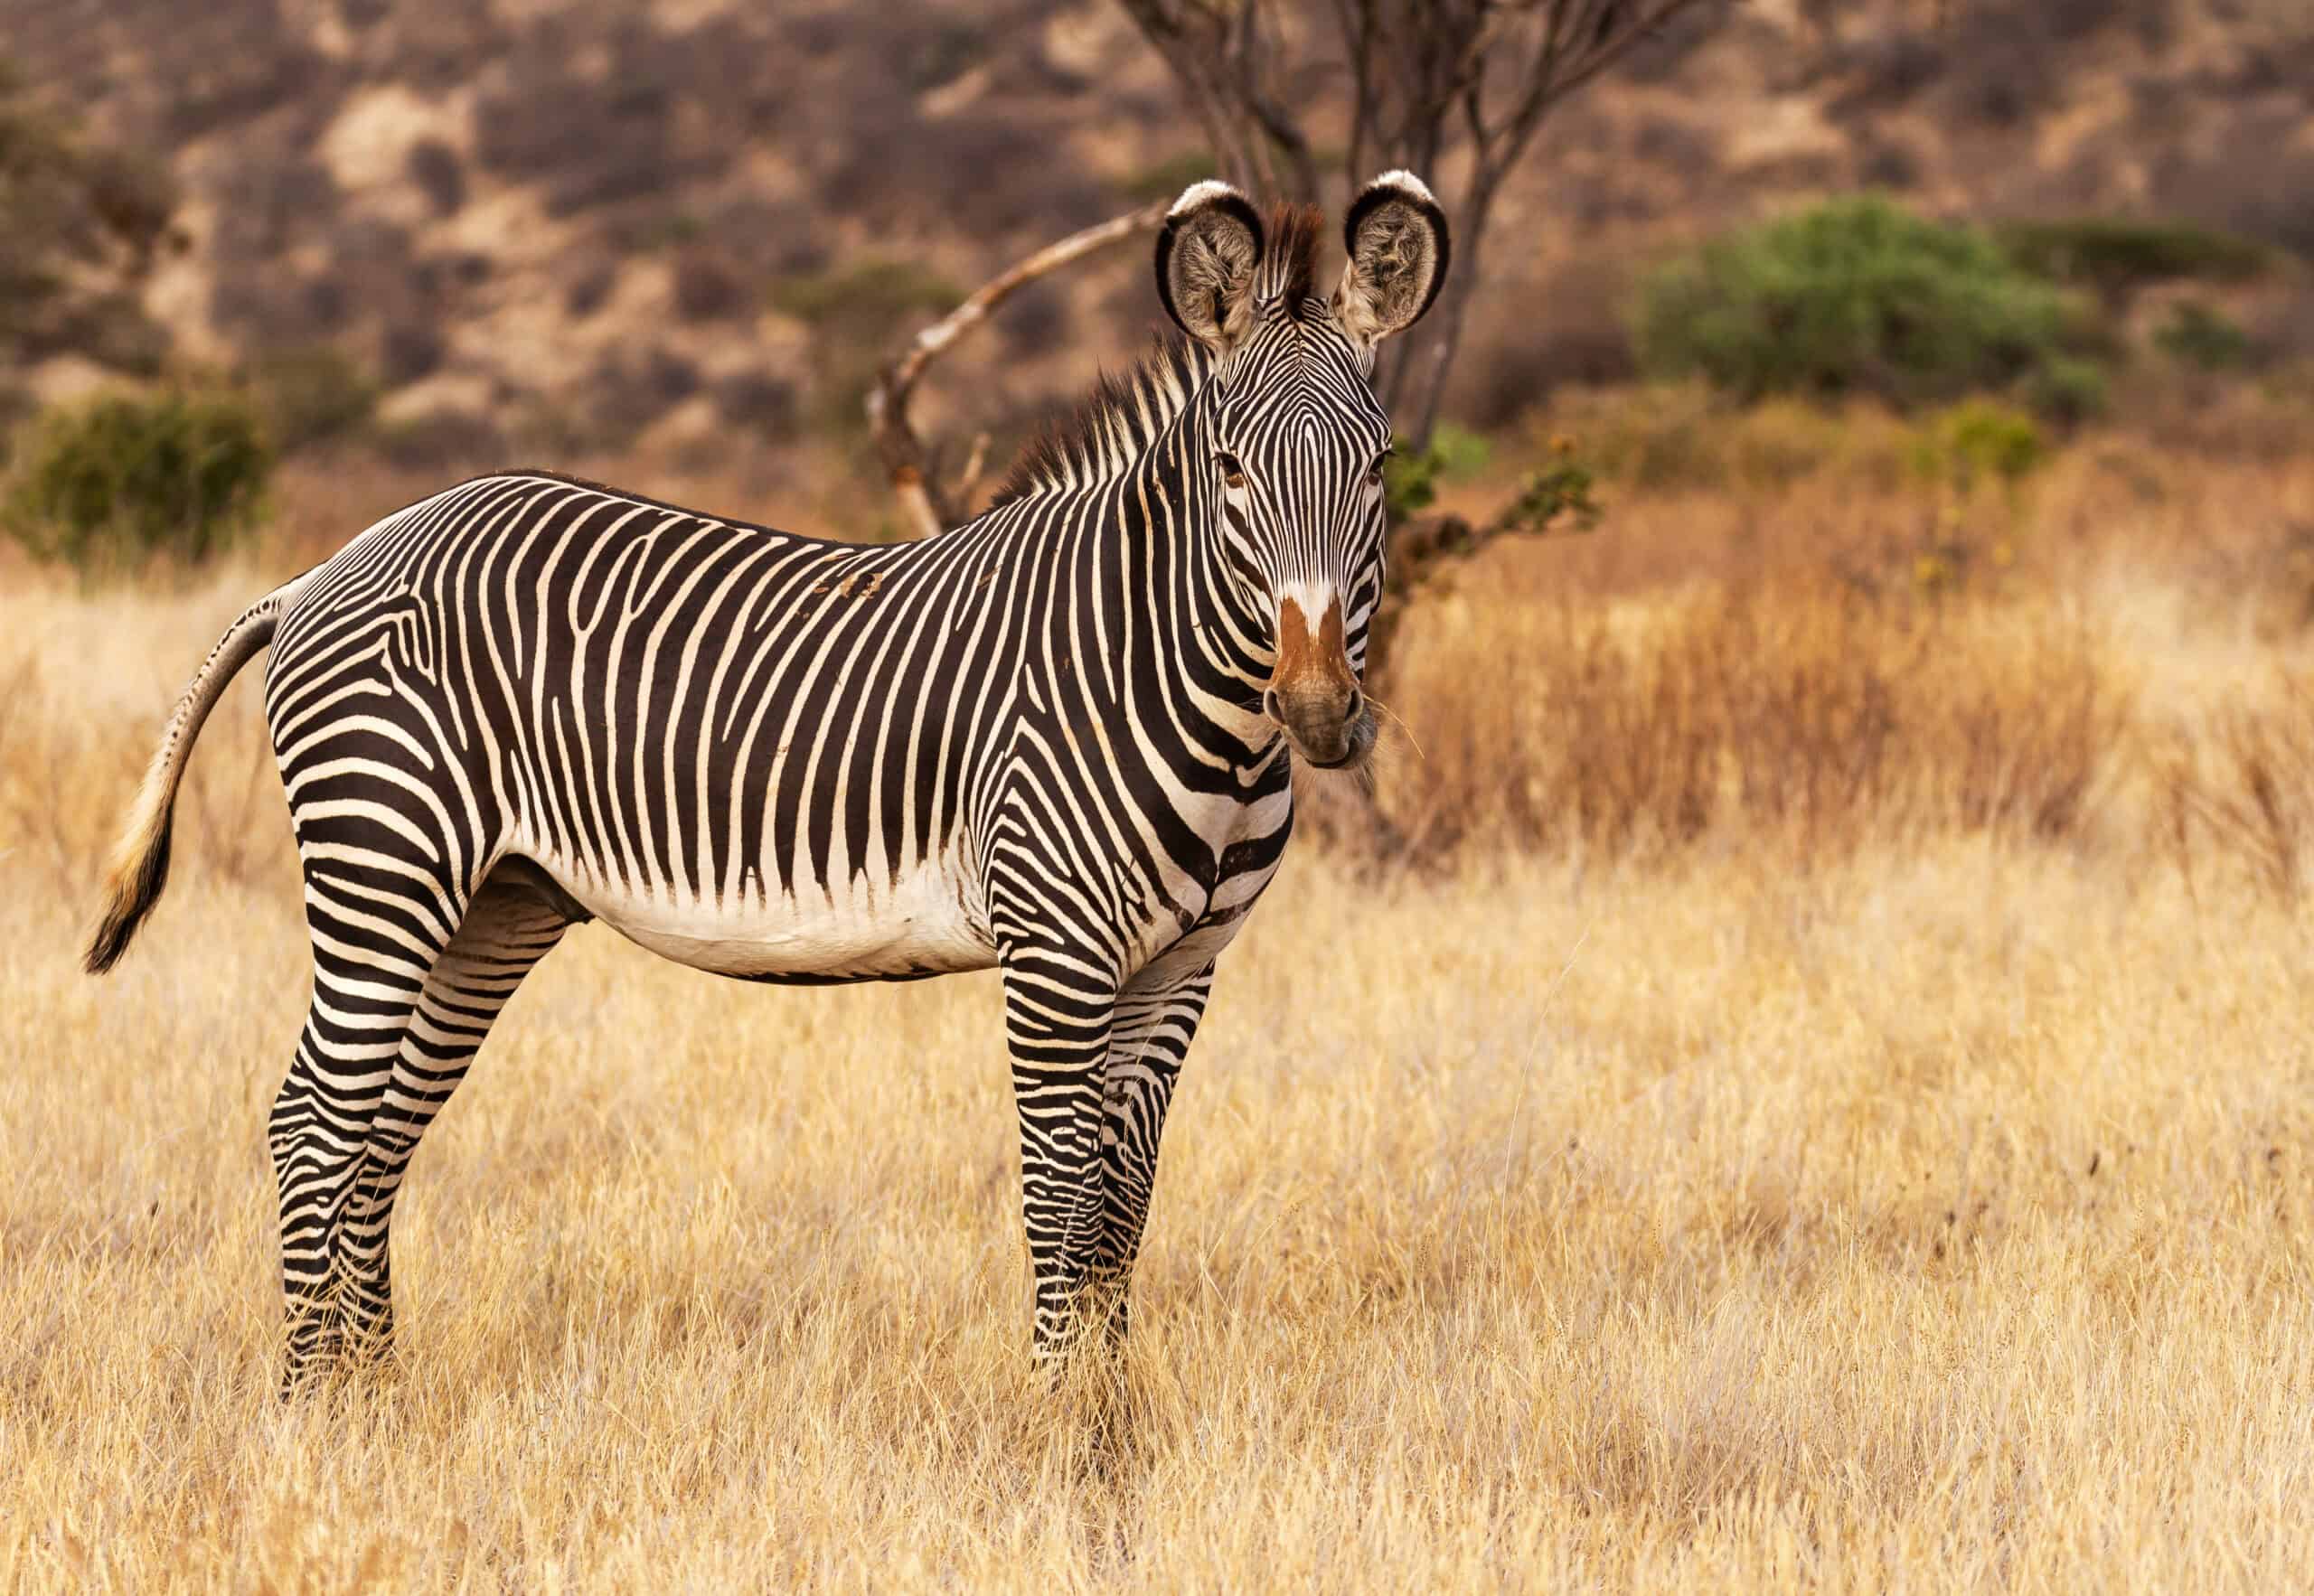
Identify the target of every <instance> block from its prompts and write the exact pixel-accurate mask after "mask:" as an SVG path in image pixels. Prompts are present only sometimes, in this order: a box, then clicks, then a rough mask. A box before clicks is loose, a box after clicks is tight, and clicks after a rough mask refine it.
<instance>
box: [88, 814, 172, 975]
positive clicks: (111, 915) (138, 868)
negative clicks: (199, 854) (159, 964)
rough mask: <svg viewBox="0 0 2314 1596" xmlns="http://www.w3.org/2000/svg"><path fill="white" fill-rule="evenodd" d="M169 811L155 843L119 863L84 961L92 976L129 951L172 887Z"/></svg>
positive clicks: (162, 818)
mask: <svg viewBox="0 0 2314 1596" xmlns="http://www.w3.org/2000/svg"><path fill="white" fill-rule="evenodd" d="M174 829H175V828H174V824H173V821H172V817H171V816H170V814H169V812H168V811H167V810H166V809H164V810H163V811H162V812H161V814H160V821H159V828H158V830H157V831H155V834H154V836H153V839H152V840H151V841H150V842H149V843H148V844H146V847H145V848H144V849H143V850H141V851H140V852H138V854H137V855H136V857H135V858H133V859H122V860H120V861H119V862H118V864H116V866H115V867H114V871H113V877H112V880H111V883H110V890H109V891H108V894H107V896H106V899H105V917H104V919H103V920H102V921H101V922H99V925H98V926H97V934H96V935H95V936H93V937H91V938H90V939H89V952H88V954H87V956H86V957H85V958H84V959H83V960H82V961H81V964H82V967H83V968H85V969H86V970H87V971H88V972H89V974H91V975H102V974H103V973H104V972H106V971H108V970H109V969H111V968H112V967H113V966H114V965H115V964H118V962H120V956H121V954H123V953H127V951H128V943H129V939H130V938H132V937H134V936H135V935H136V928H137V927H138V926H139V925H143V924H144V923H145V916H146V915H147V914H149V913H151V912H152V908H153V906H154V904H155V903H156V902H158V901H159V900H160V897H161V889H162V888H163V887H166V886H167V885H168V884H169V837H170V833H171V832H172V831H174Z"/></svg>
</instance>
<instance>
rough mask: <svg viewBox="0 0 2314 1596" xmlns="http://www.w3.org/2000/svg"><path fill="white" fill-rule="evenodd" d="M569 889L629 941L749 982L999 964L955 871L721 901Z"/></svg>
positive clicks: (562, 875) (873, 977) (600, 887)
mask: <svg viewBox="0 0 2314 1596" xmlns="http://www.w3.org/2000/svg"><path fill="white" fill-rule="evenodd" d="M548 868H550V871H552V873H553V874H554V875H555V877H556V878H557V879H558V880H559V881H560V882H561V883H562V886H563V888H564V890H566V891H568V892H569V894H570V896H571V897H575V898H577V899H578V902H579V903H580V904H582V905H584V906H586V908H587V909H588V912H589V913H591V914H592V915H594V916H595V917H596V918H597V920H600V921H601V922H602V923H603V924H604V925H608V926H609V927H611V929H613V930H614V931H616V932H617V933H618V934H620V935H621V936H624V937H626V939H627V940H628V941H630V942H633V943H635V944H640V945H641V946H643V947H646V948H649V949H650V950H651V951H652V952H653V953H657V954H660V955H661V956H662V957H664V958H668V959H673V961H674V962H677V963H678V964H688V965H690V966H691V968H692V969H694V970H706V971H710V972H713V973H715V974H717V975H730V976H737V977H739V978H741V979H743V980H748V981H802V982H810V981H894V980H908V979H910V978H913V977H917V976H925V975H946V974H952V973H955V972H959V971H965V970H986V969H988V968H990V967H991V966H992V965H993V964H994V963H995V962H996V950H995V947H994V945H993V944H992V941H991V940H990V938H989V935H988V933H987V928H986V922H985V917H984V916H983V915H978V914H976V913H974V909H973V906H972V898H973V894H972V893H970V892H969V891H968V890H966V889H965V887H964V884H963V883H962V882H960V881H959V880H958V879H956V878H955V877H954V876H952V875H950V874H949V873H947V872H945V871H943V870H941V869H938V868H931V867H926V868H919V869H917V870H915V871H913V872H909V873H907V874H903V875H902V876H901V878H900V879H899V880H898V882H889V881H886V882H873V883H871V882H870V881H869V880H867V879H865V878H861V877H853V878H851V880H849V881H847V882H833V883H831V884H830V885H829V886H828V887H826V888H824V889H823V888H821V887H815V886H813V885H810V884H808V883H806V884H805V885H804V887H802V888H801V889H800V890H799V891H798V892H796V893H795V894H794V895H793V896H790V895H788V894H785V893H781V892H778V891H774V892H771V893H769V894H767V895H758V894H757V893H756V892H754V891H752V890H748V891H743V892H740V893H739V894H738V895H736V897H730V898H726V899H725V900H723V901H721V902H720V903H719V902H717V901H716V900H715V899H714V898H713V897H693V896H691V895H688V894H683V893H670V892H669V891H667V890H666V889H664V888H660V889H658V890H657V891H655V892H652V893H644V892H640V891H637V890H635V889H634V888H631V887H626V886H625V885H623V884H621V883H617V882H604V881H599V880H589V881H583V882H576V883H574V882H573V880H572V879H571V878H570V876H569V873H568V872H565V871H563V870H560V869H557V868H554V867H553V866H552V865H551V864H550V865H549V867H548Z"/></svg>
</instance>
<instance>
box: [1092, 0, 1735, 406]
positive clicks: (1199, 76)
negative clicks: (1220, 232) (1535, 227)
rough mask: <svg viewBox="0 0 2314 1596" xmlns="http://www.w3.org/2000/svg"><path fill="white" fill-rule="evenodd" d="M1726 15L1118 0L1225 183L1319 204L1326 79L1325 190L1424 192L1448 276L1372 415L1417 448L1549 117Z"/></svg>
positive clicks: (1530, 3)
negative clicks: (1337, 136) (1398, 182)
mask: <svg viewBox="0 0 2314 1596" xmlns="http://www.w3.org/2000/svg"><path fill="white" fill-rule="evenodd" d="M1734 3H1735V0H1324V5H1323V6H1322V8H1318V7H1312V6H1310V5H1296V4H1293V0H1120V4H1122V5H1124V9H1125V11H1126V12H1127V13H1128V14H1131V16H1132V17H1133V21H1134V23H1136V24H1138V25H1139V27H1140V29H1141V32H1142V33H1143V36H1144V37H1146V38H1147V39H1148V40H1149V42H1150V43H1151V45H1152V47H1154V48H1155V49H1156V51H1157V52H1158V54H1159V55H1160V56H1162V58H1163V60H1164V61H1165V64H1166V66H1167V67H1168V68H1170V69H1171V71H1172V74H1173V77H1174V80H1175V81H1176V82H1177V83H1178V84H1179V85H1180V87H1181V94H1182V97H1183V99H1185V100H1186V101H1187V103H1188V105H1189V108H1190V112H1191V114H1192V115H1194V116H1195V117H1197V119H1198V122H1199V126H1200V127H1202V128H1203V129H1204V130H1205V135H1206V137H1207V138H1208V140H1209V142H1210V143H1211V145H1212V146H1213V152H1214V156H1215V160H1216V162H1217V163H1218V165H1219V166H1220V168H1221V171H1222V173H1223V174H1224V175H1225V176H1228V177H1229V178H1230V179H1231V180H1232V181H1234V182H1237V183H1240V184H1242V185H1244V186H1246V187H1250V188H1252V189H1253V190H1255V192H1270V193H1275V194H1278V195H1280V196H1281V197H1284V198H1289V199H1300V200H1309V201H1315V200H1318V199H1321V198H1322V197H1324V196H1323V195H1322V192H1321V191H1322V174H1321V173H1320V171H1319V169H1318V163H1317V160H1316V158H1315V156H1314V155H1313V154H1312V150H1313V148H1314V146H1313V143H1312V139H1311V137H1310V136H1309V133H1308V131H1307V128H1306V127H1305V124H1304V120H1303V118H1304V117H1306V116H1307V114H1308V108H1310V107H1311V106H1312V105H1313V104H1323V103H1327V102H1328V100H1329V99H1331V97H1330V96H1328V95H1327V94H1326V93H1325V92H1324V90H1325V89H1326V88H1327V87H1328V85H1329V84H1330V83H1331V82H1340V84H1341V85H1342V86H1343V87H1344V88H1345V89H1346V91H1347V99H1348V108H1349V117H1350V125H1349V130H1348V137H1347V139H1346V140H1345V141H1344V143H1343V145H1342V146H1341V151H1342V154H1341V166H1340V177H1341V180H1342V185H1341V192H1343V193H1344V194H1345V195H1346V194H1347V193H1349V192H1354V190H1355V189H1356V187H1357V186H1358V185H1359V184H1360V183H1364V182H1365V181H1366V180H1367V179H1368V178H1369V177H1370V176H1372V175H1373V174H1374V173H1375V172H1376V171H1377V170H1379V169H1382V168H1385V167H1391V166H1404V167H1406V168H1408V169H1410V170H1412V171H1414V172H1416V173H1418V174H1421V175H1422V176H1423V177H1424V178H1425V179H1426V180H1428V181H1430V182H1431V183H1432V184H1433V186H1434V187H1438V188H1439V192H1440V195H1441V198H1442V199H1444V200H1446V201H1447V206H1446V210H1447V214H1448V215H1449V216H1451V217H1452V218H1453V223H1454V270H1453V277H1452V279H1451V280H1450V282H1449V283H1448V286H1447V288H1446V295H1445V299H1444V303H1443V304H1442V305H1440V306H1439V307H1438V310H1437V312H1436V313H1434V315H1431V317H1430V318H1429V319H1428V321H1427V322H1426V323H1425V324H1424V326H1423V327H1421V328H1419V329H1417V330H1416V333H1415V335H1414V336H1412V337H1410V338H1408V339H1407V340H1406V346H1405V347H1404V348H1403V349H1401V350H1398V351H1397V352H1394V354H1393V356H1392V359H1391V363H1390V365H1389V366H1388V367H1387V370H1386V371H1385V372H1384V373H1383V375H1382V379H1381V382H1382V399H1383V401H1384V403H1385V404H1386V405H1387V406H1388V407H1389V408H1390V410H1391V413H1392V414H1393V415H1395V416H1397V417H1398V418H1400V421H1401V424H1402V425H1404V426H1405V427H1406V432H1407V434H1408V436H1410V437H1413V438H1414V439H1416V441H1417V442H1424V441H1427V439H1428V438H1429V437H1430V434H1431V431H1432V429H1433V428H1434V427H1435V426H1436V425H1437V422H1438V411H1439V406H1440V404H1441V402H1442V401H1443V399H1444V396H1445V390H1446V383H1447V379H1448V377H1449V376H1450V375H1451V373H1452V371H1453V363H1454V357H1455V355H1456V354H1457V353H1458V352H1459V351H1460V350H1461V347H1462V342H1463V320H1464V315H1465V313H1466V310H1467V308H1468V306H1469V305H1470V302H1471V297H1472V293H1473V292H1474V291H1475V289H1476V288H1477V286H1478V285H1479V284H1480V282H1481V281H1482V275H1483V274H1482V260H1483V258H1484V254H1485V248H1486V242H1487V229H1488V225H1489V223H1490V222H1491V221H1492V218H1493V213H1494V205H1495V202H1496V200H1497V199H1498V198H1500V195H1501V192H1502V188H1503V184H1504V183H1505V182H1506V180H1508V178H1509V177H1510V174H1511V173H1512V172H1513V171H1514V170H1515V169H1516V168H1517V166H1518V164H1519V161H1520V160H1521V159H1522V158H1523V157H1524V156H1525V155H1526V154H1527V153H1528V151H1529V149H1530V148H1531V147H1532V146H1533V144H1534V139H1535V135H1536V133H1537V131H1538V129H1539V128H1540V127H1542V125H1543V121H1544V118H1545V117H1546V116H1547V114H1548V113H1549V111H1550V109H1551V108H1552V107H1553V106H1555V105H1557V103H1558V102H1559V101H1560V100H1562V99H1566V96H1568V95H1569V94H1572V93H1574V92H1575V91H1576V89H1580V88H1582V87H1583V85H1585V83H1588V82H1589V81H1591V80H1593V79H1594V78H1596V77H1598V76H1599V75H1600V74H1601V73H1602V72H1604V71H1606V70H1608V69H1610V68H1612V67H1613V66H1614V65H1615V64H1616V63H1617V62H1618V61H1622V60H1623V58H1624V57H1626V56H1627V55H1629V54H1630V53H1631V52H1632V51H1633V50H1635V49H1637V48H1638V47H1639V46H1641V44H1643V43H1645V42H1647V41H1648V40H1650V39H1651V38H1653V37H1656V36H1657V35H1659V34H1660V33H1661V32H1662V31H1663V30H1664V29H1665V28H1666V27H1667V26H1669V25H1670V24H1671V23H1674V22H1679V23H1684V24H1688V25H1693V24H1697V23H1702V24H1704V25H1710V24H1712V23H1716V22H1717V21H1718V20H1720V19H1722V18H1724V17H1725V16H1726V14H1727V13H1728V12H1729V11H1730V10H1731V9H1732V7H1733V5H1734ZM1319 12H1322V14H1316V13H1319ZM1450 166H1452V167H1453V168H1456V169H1459V171H1460V172H1461V174H1462V176H1461V183H1460V185H1459V189H1458V190H1451V189H1449V188H1447V187H1445V186H1443V185H1442V183H1441V179H1442V178H1443V177H1444V171H1445V169H1446V168H1448V167H1450Z"/></svg>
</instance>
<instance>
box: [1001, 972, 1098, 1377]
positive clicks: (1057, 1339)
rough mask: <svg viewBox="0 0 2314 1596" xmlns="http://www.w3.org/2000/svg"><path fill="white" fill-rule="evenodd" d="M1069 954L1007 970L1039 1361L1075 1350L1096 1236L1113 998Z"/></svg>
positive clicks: (1054, 1360)
mask: <svg viewBox="0 0 2314 1596" xmlns="http://www.w3.org/2000/svg"><path fill="white" fill-rule="evenodd" d="M1091 968H1092V966H1089V965H1088V964H1087V963H1086V962H1080V961H1078V960H1076V959H1073V958H1071V957H1069V956H1068V955H1066V954H1057V953H1016V954H1009V955H1008V956H1007V957H1006V958H1005V960H1004V1033H1005V1040H1006V1043H1007V1046H1008V1048H1009V1050H1010V1052H1011V1060H1012V1097H1013V1106H1014V1109H1015V1111H1016V1112H1017V1113H1018V1114H1019V1116H1020V1123H1021V1219H1022V1222H1023V1224H1024V1225H1025V1226H1026V1229H1027V1231H1028V1237H1029V1262H1030V1268H1031V1270H1032V1271H1033V1272H1034V1273H1035V1276H1036V1291H1037V1303H1036V1334H1035V1344H1034V1345H1035V1353H1036V1357H1037V1361H1038V1362H1039V1363H1040V1364H1045V1365H1047V1366H1058V1359H1059V1358H1060V1357H1062V1356H1063V1355H1065V1354H1066V1353H1068V1352H1069V1351H1070V1350H1072V1349H1073V1348H1074V1347H1076V1345H1077V1342H1078V1339H1079V1338H1080V1335H1081V1333H1082V1331H1083V1328H1084V1325H1083V1324H1082V1322H1081V1321H1080V1319H1079V1314H1078V1309H1079V1306H1080V1299H1081V1298H1082V1296H1083V1294H1084V1291H1085V1287H1086V1281H1087V1280H1088V1278H1089V1277H1090V1275H1091V1273H1092V1268H1093V1261H1094V1254H1095V1251H1096V1247H1097V1245H1098V1244H1099V1241H1100V1234H1101V1170H1102V1163H1101V1156H1100V1146H1101V1106H1102V1074H1103V1068H1104V1066H1105V1064H1106V1062H1107V1058H1108V1051H1109V1037H1110V1023H1111V1017H1112V1015H1113V1014H1114V1012H1115V1007H1116V989H1115V985H1114V984H1112V983H1108V982H1105V981H1099V980H1097V979H1096V978H1095V977H1093V976H1092V975H1091V974H1090V969H1091Z"/></svg>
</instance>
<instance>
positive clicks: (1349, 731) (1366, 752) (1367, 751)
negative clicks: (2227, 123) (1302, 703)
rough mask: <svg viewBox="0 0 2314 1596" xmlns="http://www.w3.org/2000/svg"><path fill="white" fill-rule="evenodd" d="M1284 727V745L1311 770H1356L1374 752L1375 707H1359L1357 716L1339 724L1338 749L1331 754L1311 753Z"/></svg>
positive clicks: (1289, 729)
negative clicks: (1338, 750) (1343, 723)
mask: <svg viewBox="0 0 2314 1596" xmlns="http://www.w3.org/2000/svg"><path fill="white" fill-rule="evenodd" d="M1284 731H1285V741H1286V745H1287V746H1289V747H1291V748H1292V749H1293V756H1294V757H1295V758H1297V759H1299V760H1301V761H1302V763H1303V764H1304V765H1308V766H1309V767H1310V768H1311V769H1312V770H1355V769H1358V768H1359V767H1360V766H1362V765H1365V764H1366V763H1367V761H1368V760H1369V759H1371V758H1372V757H1373V756H1374V743H1375V737H1376V728H1375V725H1374V711H1373V710H1372V709H1360V710H1359V713H1358V716H1357V717H1356V718H1354V719H1352V720H1351V721H1350V724H1349V725H1347V726H1345V727H1344V728H1342V736H1341V740H1342V749H1341V752H1340V754H1337V755H1333V756H1331V757H1324V756H1320V755H1318V754H1316V753H1313V752H1312V750H1311V749H1310V748H1309V747H1308V746H1306V745H1304V744H1303V741H1302V739H1301V738H1300V737H1296V736H1294V735H1293V728H1291V727H1287V728H1284Z"/></svg>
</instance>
